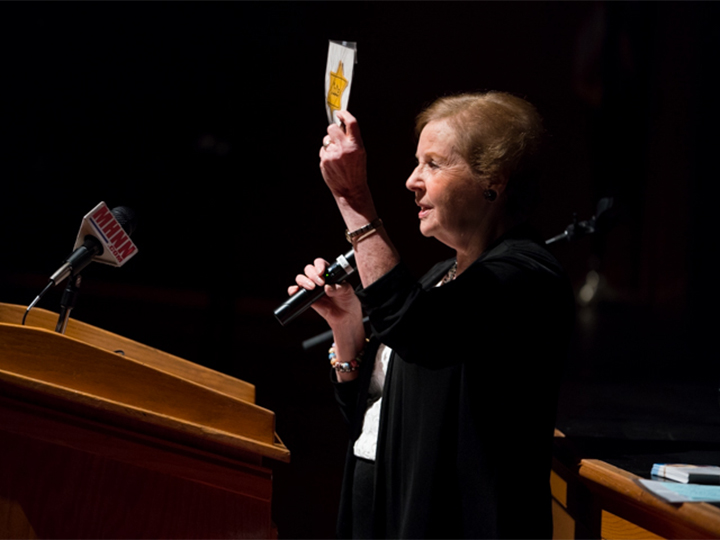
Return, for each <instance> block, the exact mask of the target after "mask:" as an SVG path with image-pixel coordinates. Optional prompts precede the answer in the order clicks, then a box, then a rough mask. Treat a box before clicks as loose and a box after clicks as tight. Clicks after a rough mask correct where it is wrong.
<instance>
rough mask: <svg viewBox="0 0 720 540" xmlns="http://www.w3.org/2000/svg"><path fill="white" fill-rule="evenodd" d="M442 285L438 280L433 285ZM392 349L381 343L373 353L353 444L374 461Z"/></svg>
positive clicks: (358, 453)
mask: <svg viewBox="0 0 720 540" xmlns="http://www.w3.org/2000/svg"><path fill="white" fill-rule="evenodd" d="M440 285H442V280H440V281H439V282H438V283H437V284H436V285H435V286H436V287H439V286H440ZM391 354H392V349H391V348H390V347H387V346H386V345H384V344H383V343H381V344H380V347H378V351H377V353H376V355H375V365H374V366H373V372H372V375H371V377H370V386H369V387H368V407H367V410H366V411H365V418H364V419H363V427H362V432H361V433H360V436H359V437H358V439H357V440H356V441H355V445H354V446H353V454H355V456H356V457H360V458H363V459H368V460H370V461H375V454H376V453H377V440H378V430H379V429H380V407H381V406H382V391H383V386H384V385H385V374H386V373H387V366H388V362H389V360H390V355H391Z"/></svg>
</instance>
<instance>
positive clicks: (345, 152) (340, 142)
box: [320, 111, 368, 202]
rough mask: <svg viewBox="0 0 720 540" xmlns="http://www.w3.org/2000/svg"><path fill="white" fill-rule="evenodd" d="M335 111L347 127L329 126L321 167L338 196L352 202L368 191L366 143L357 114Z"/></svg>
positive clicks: (324, 141) (321, 151) (330, 186)
mask: <svg viewBox="0 0 720 540" xmlns="http://www.w3.org/2000/svg"><path fill="white" fill-rule="evenodd" d="M336 115H337V117H338V118H339V119H340V121H341V122H342V123H343V124H344V125H345V129H344V130H343V129H342V128H341V127H340V126H338V125H337V124H335V123H332V124H330V125H329V126H328V128H327V135H325V137H324V138H323V146H322V148H321V149H320V171H321V172H322V175H323V178H324V179H325V183H326V184H327V186H328V187H329V188H330V191H331V192H332V193H333V195H334V196H335V197H343V198H344V199H346V200H348V201H350V202H352V201H353V200H355V199H358V198H364V197H366V196H367V195H368V187H367V165H366V163H367V160H366V156H365V147H364V146H363V142H362V137H361V136H360V126H359V125H358V123H357V120H356V119H355V117H354V116H353V115H352V114H350V113H349V112H347V111H338V112H337V113H336Z"/></svg>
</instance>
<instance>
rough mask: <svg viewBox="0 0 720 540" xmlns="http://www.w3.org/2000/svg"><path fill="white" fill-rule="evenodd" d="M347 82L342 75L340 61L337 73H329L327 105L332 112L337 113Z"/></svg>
mask: <svg viewBox="0 0 720 540" xmlns="http://www.w3.org/2000/svg"><path fill="white" fill-rule="evenodd" d="M347 85H348V81H347V79H346V78H345V76H344V75H343V63H342V60H341V61H340V62H338V67H337V71H331V72H330V89H329V90H328V95H327V103H328V105H329V106H330V109H331V110H333V111H339V110H340V108H341V100H342V95H343V92H344V91H345V88H347Z"/></svg>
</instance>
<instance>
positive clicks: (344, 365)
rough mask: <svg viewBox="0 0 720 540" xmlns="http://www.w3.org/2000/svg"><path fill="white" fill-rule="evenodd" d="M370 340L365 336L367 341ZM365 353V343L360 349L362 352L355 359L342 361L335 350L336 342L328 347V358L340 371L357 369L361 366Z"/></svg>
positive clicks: (336, 369)
mask: <svg viewBox="0 0 720 540" xmlns="http://www.w3.org/2000/svg"><path fill="white" fill-rule="evenodd" d="M368 341H370V340H369V339H367V338H365V343H367V342H368ZM364 353H365V345H363V348H362V349H360V352H359V353H358V354H357V356H356V357H355V358H354V359H352V360H350V361H349V362H340V361H339V360H338V357H337V352H335V343H333V344H332V347H330V348H329V349H328V358H329V359H330V365H331V366H332V367H333V368H335V371H338V372H340V373H350V372H351V371H356V370H357V369H358V368H359V367H360V364H361V363H362V358H363V354H364Z"/></svg>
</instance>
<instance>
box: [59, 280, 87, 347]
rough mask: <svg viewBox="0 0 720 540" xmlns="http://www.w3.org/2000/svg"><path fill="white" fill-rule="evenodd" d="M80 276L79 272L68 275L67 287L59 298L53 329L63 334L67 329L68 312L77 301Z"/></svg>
mask: <svg viewBox="0 0 720 540" xmlns="http://www.w3.org/2000/svg"><path fill="white" fill-rule="evenodd" d="M81 281H82V278H81V277H80V274H78V275H77V276H70V279H68V284H67V287H65V291H64V292H63V295H62V298H61V299H60V308H61V309H60V317H58V322H57V325H56V326H55V331H56V332H58V333H60V334H64V333H65V330H66V329H67V324H68V320H69V319H70V312H71V311H72V310H73V308H74V307H75V303H76V302H77V298H78V294H79V293H80V282H81Z"/></svg>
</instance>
